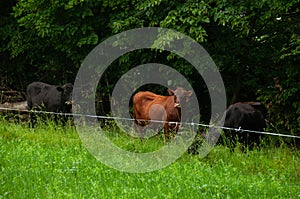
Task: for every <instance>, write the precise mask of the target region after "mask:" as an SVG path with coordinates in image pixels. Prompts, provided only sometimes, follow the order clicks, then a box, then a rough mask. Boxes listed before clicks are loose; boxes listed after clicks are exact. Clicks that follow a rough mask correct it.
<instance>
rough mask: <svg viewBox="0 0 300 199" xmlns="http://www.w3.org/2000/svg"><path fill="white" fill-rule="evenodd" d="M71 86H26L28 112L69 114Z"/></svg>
mask: <svg viewBox="0 0 300 199" xmlns="http://www.w3.org/2000/svg"><path fill="white" fill-rule="evenodd" d="M72 92H73V85H72V84H71V83H67V84H65V85H63V86H56V85H50V84H46V83H43V82H33V83H31V84H29V85H28V86H27V91H26V94H27V106H28V109H29V110H32V109H34V110H44V111H50V112H56V113H59V112H63V113H70V112H71V109H72Z"/></svg>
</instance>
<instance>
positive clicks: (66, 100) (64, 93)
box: [56, 83, 73, 112]
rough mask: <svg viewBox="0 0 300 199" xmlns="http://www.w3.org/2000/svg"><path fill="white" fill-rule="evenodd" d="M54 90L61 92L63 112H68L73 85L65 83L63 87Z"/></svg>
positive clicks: (70, 106)
mask: <svg viewBox="0 0 300 199" xmlns="http://www.w3.org/2000/svg"><path fill="white" fill-rule="evenodd" d="M56 89H57V90H58V91H59V92H61V100H62V107H63V110H64V111H67V112H70V111H71V109H72V93H73V85H72V84H71V83H67V84H65V85H63V86H57V87H56Z"/></svg>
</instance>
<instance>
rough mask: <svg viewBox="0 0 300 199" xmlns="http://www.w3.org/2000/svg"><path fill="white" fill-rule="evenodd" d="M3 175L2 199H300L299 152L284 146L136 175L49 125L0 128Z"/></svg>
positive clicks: (217, 154) (222, 151)
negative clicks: (98, 157) (108, 163)
mask: <svg viewBox="0 0 300 199" xmlns="http://www.w3.org/2000/svg"><path fill="white" fill-rule="evenodd" d="M107 135H108V136H109V137H110V139H112V140H113V141H114V143H115V144H117V145H119V146H122V148H125V149H127V150H132V151H137V152H140V151H145V150H146V151H147V150H149V151H151V150H152V149H155V148H157V147H159V146H160V145H162V144H163V141H162V139H160V138H157V137H156V138H153V139H149V140H147V141H144V142H142V143H141V142H140V141H139V139H132V138H128V137H127V136H126V135H124V134H122V133H120V132H118V130H117V129H114V128H111V130H110V131H108V132H107ZM0 170H1V172H0V187H1V189H0V198H300V152H299V151H297V150H296V149H293V148H288V147H286V146H285V145H282V146H280V147H279V146H278V147H275V146H272V145H271V146H269V145H266V146H265V147H263V148H262V149H261V151H255V150H254V151H248V152H247V153H242V152H240V151H239V150H236V151H235V152H234V153H231V152H230V150H229V149H228V148H226V147H224V146H216V147H215V148H214V149H213V150H212V151H211V152H210V153H209V155H208V156H206V157H205V158H203V159H200V158H198V156H196V155H189V154H187V153H185V154H184V155H183V156H182V157H180V158H179V159H178V160H177V161H176V162H174V163H173V164H171V165H169V166H168V167H166V168H164V169H161V170H158V171H155V172H150V173H142V174H134V173H126V172H121V171H117V170H115V169H112V168H109V167H107V166H105V165H103V164H102V163H100V162H99V161H97V160H96V159H95V158H94V157H93V156H92V155H91V154H90V153H89V152H88V151H87V149H86V148H85V147H84V146H83V144H82V143H81V140H80V139H79V136H78V134H77V132H76V129H75V128H74V127H60V126H56V125H55V124H53V123H51V122H50V123H47V124H40V125H38V126H37V127H36V128H35V129H30V128H28V127H27V124H20V123H13V122H10V123H8V122H5V121H1V122H0Z"/></svg>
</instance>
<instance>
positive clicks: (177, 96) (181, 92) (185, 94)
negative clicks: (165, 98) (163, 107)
mask: <svg viewBox="0 0 300 199" xmlns="http://www.w3.org/2000/svg"><path fill="white" fill-rule="evenodd" d="M168 93H169V95H171V96H172V95H174V107H175V108H181V103H182V102H184V100H185V102H188V101H189V100H190V96H191V95H192V94H193V91H191V90H190V91H186V90H185V89H184V88H182V87H177V89H176V90H175V91H173V90H171V89H169V88H168Z"/></svg>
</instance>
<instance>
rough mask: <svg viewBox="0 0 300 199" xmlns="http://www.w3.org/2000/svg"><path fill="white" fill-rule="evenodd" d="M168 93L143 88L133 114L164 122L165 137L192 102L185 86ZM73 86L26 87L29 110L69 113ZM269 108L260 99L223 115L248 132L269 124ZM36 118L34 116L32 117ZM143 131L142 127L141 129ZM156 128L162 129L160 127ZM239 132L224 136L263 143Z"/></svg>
mask: <svg viewBox="0 0 300 199" xmlns="http://www.w3.org/2000/svg"><path fill="white" fill-rule="evenodd" d="M167 91H168V94H169V95H168V96H162V95H158V94H155V93H152V92H150V91H140V92H137V93H136V94H135V95H133V116H134V119H135V121H134V122H135V123H136V124H137V125H138V126H139V127H145V126H147V125H149V123H151V122H150V120H152V121H164V123H163V131H164V137H165V139H167V138H168V137H169V136H170V135H169V133H170V131H172V132H174V133H176V132H177V131H178V129H179V128H180V122H181V114H182V113H181V109H182V106H184V105H185V104H187V103H189V98H190V97H191V96H192V95H193V92H192V91H186V90H185V89H184V88H182V87H178V88H177V89H176V90H174V91H173V90H171V89H168V90H167ZM72 93H73V85H72V84H71V83H68V84H65V85H63V86H56V85H50V84H46V83H43V82H33V83H31V84H29V85H28V86H27V90H26V95H27V106H28V109H29V110H43V111H49V112H63V113H70V112H71V110H72ZM266 114H267V110H266V108H265V107H264V105H263V104H261V103H260V102H239V103H235V104H232V105H230V106H229V107H228V109H227V110H226V111H225V113H224V115H223V120H224V127H228V128H235V129H243V130H249V131H263V130H264V128H265V127H266V123H265V118H266ZM32 119H33V117H32ZM138 131H139V133H140V134H142V132H141V130H140V128H138ZM157 131H160V128H159V127H157ZM249 131H246V132H237V131H232V130H224V135H225V137H226V138H228V139H227V140H230V142H231V144H234V143H236V142H240V143H242V144H243V145H245V146H253V145H257V146H258V145H259V144H260V135H259V134H257V133H252V132H249Z"/></svg>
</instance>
